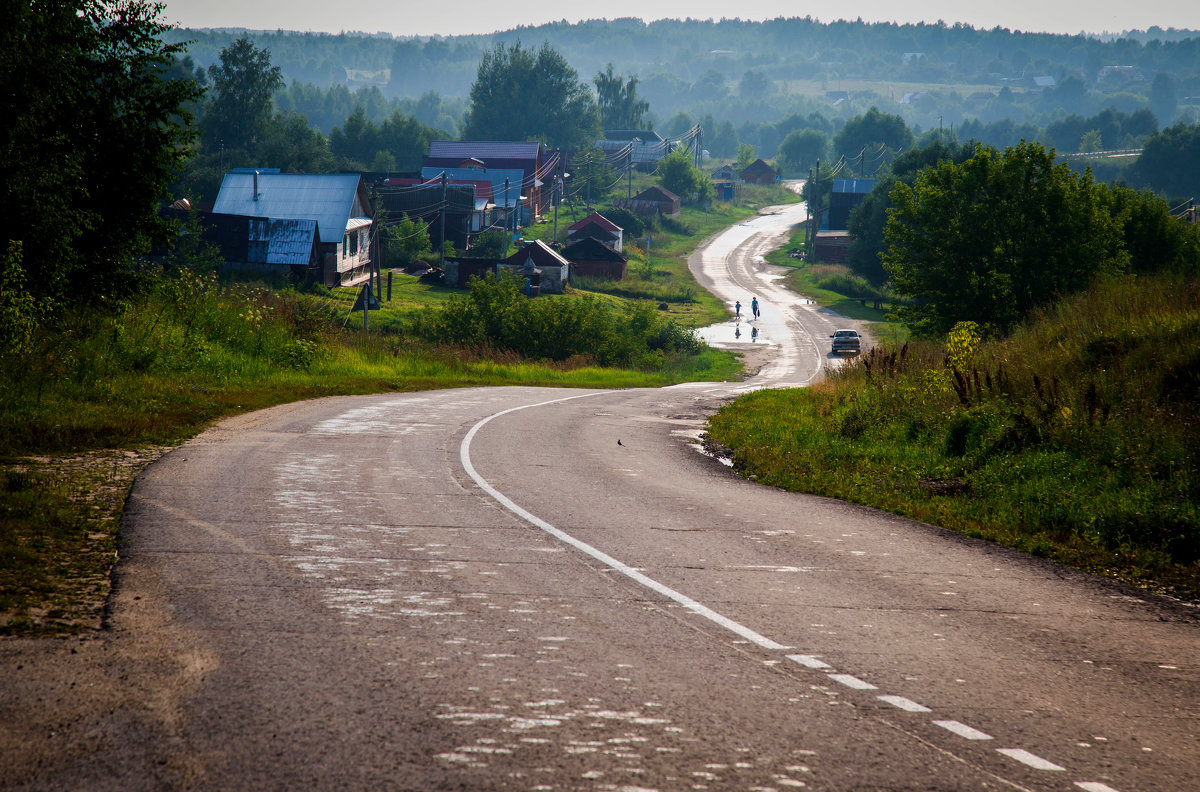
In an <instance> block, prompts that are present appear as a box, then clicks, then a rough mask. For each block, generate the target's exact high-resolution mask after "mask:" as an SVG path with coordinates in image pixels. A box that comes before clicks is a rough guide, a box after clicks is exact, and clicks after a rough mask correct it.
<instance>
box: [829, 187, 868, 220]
mask: <svg viewBox="0 0 1200 792" xmlns="http://www.w3.org/2000/svg"><path fill="white" fill-rule="evenodd" d="M873 189H875V180H874V179H834V180H833V189H832V191H831V193H830V196H829V216H828V220H827V221H826V222H827V227H828V228H829V230H831V231H845V230H846V229H847V228H849V227H850V212H851V211H852V210H853V209H854V207H856V206H858V205H859V204H860V203H862V202H863V201H864V200H866V197H867V195H868V194H869V193H870V192H871V190H873Z"/></svg>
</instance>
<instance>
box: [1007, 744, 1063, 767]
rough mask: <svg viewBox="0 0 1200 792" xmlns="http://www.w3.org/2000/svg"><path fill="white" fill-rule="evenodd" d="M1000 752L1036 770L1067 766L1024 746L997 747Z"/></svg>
mask: <svg viewBox="0 0 1200 792" xmlns="http://www.w3.org/2000/svg"><path fill="white" fill-rule="evenodd" d="M996 751H997V752H998V753H1002V754H1004V755H1005V756H1007V757H1009V758H1010V759H1016V760H1017V761H1018V762H1020V763H1021V764H1027V765H1029V766H1030V767H1032V768H1033V769H1034V770H1066V769H1067V768H1065V767H1060V766H1059V765H1056V764H1054V762H1051V761H1050V760H1048V759H1043V758H1042V757H1040V756H1038V755H1037V754H1031V753H1029V751H1026V750H1025V749H1024V748H997V749H996Z"/></svg>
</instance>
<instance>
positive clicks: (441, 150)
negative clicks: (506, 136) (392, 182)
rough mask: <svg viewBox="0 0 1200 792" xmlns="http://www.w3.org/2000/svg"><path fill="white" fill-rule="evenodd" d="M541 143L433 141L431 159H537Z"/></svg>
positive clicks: (485, 160) (430, 146) (430, 151)
mask: <svg viewBox="0 0 1200 792" xmlns="http://www.w3.org/2000/svg"><path fill="white" fill-rule="evenodd" d="M541 145H542V144H541V143H536V142H535V143H525V142H514V141H506V140H433V141H430V143H429V157H430V159H441V158H447V157H455V158H459V159H464V160H465V159H469V158H470V157H474V158H475V159H480V160H483V161H484V162H485V163H486V162H487V160H488V158H489V157H491V158H493V159H528V160H532V159H537V155H538V150H539V149H540V148H541Z"/></svg>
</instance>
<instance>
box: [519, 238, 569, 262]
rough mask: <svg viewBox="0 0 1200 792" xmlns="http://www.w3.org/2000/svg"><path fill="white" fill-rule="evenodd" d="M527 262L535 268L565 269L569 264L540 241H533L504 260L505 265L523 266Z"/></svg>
mask: <svg viewBox="0 0 1200 792" xmlns="http://www.w3.org/2000/svg"><path fill="white" fill-rule="evenodd" d="M528 261H532V262H533V266H535V267H566V266H568V265H569V264H570V262H568V261H567V260H566V259H565V258H563V257H562V256H561V255H559V254H558V252H557V251H555V250H552V249H551V248H550V246H549V245H547V244H546V243H545V242H543V241H542V240H540V239H535V240H534V241H533V242H530V243H529V244H528V245H526V246H525V247H523V248H521V249H520V250H518V251H517V252H516V253H513V254H512V255H511V256H509V257H508V258H506V259H504V263H505V264H517V265H523V264H525V263H526V262H528Z"/></svg>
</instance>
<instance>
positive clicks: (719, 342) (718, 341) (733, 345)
mask: <svg viewBox="0 0 1200 792" xmlns="http://www.w3.org/2000/svg"><path fill="white" fill-rule="evenodd" d="M755 327H758V336H757V337H755V335H754V329H755ZM696 335H697V336H699V337H700V339H701V340H702V341H704V343H706V344H708V345H709V346H713V347H721V348H729V349H738V348H739V347H741V346H742V345H743V344H744V345H746V346H750V345H751V344H767V345H769V346H777V345H778V342H777V341H773V340H772V339H771V338H770V337H769V336H768V335H767V328H766V327H759V326H758V325H756V324H755V323H754V322H746V321H742V322H721V323H720V324H715V325H709V326H708V327H701V328H697V330H696Z"/></svg>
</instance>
